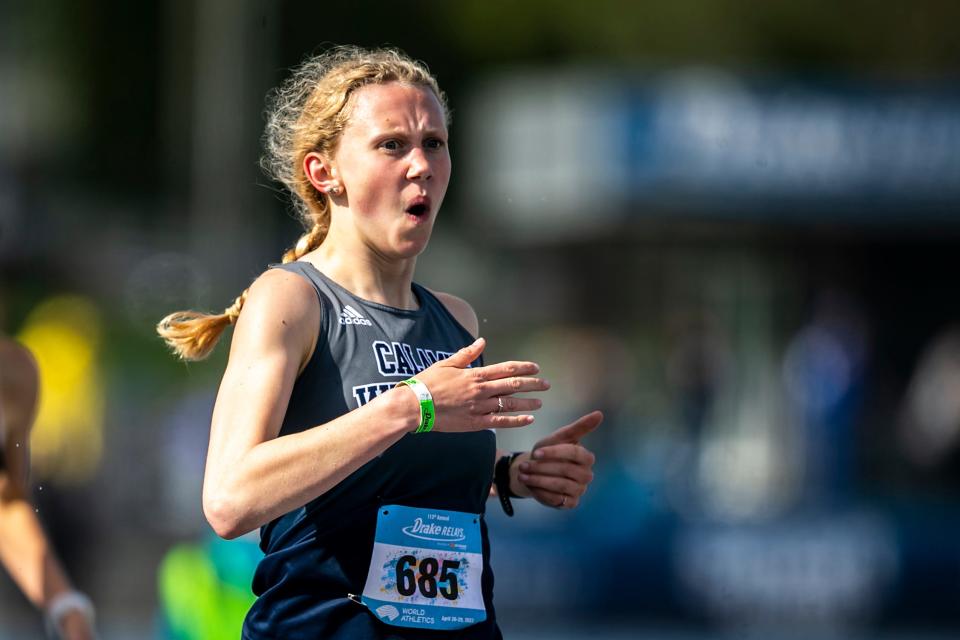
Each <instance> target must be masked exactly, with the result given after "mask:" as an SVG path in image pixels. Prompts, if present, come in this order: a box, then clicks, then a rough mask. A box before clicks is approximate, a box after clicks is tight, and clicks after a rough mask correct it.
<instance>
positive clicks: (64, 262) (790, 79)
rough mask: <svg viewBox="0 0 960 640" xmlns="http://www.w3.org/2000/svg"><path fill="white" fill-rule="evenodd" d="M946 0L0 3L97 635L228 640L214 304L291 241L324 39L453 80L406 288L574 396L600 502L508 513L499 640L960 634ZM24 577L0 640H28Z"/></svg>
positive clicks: (17, 188) (50, 520) (38, 439)
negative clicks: (261, 164)
mask: <svg viewBox="0 0 960 640" xmlns="http://www.w3.org/2000/svg"><path fill="white" fill-rule="evenodd" d="M958 23H960V4H957V3H952V2H946V1H938V0H919V1H917V2H912V3H896V4H894V3H888V4H883V3H876V2H866V1H865V0H857V1H848V2H841V3H837V2H828V1H826V0H807V1H806V2H802V3H801V2H785V1H780V0H774V1H769V0H764V1H761V0H736V1H734V0H714V1H697V0H671V1H670V2H657V3H650V2H647V3H639V2H624V1H616V0H594V1H593V2H589V3H585V2H574V1H561V0H555V1H547V0H528V1H526V2H507V1H504V0H484V1H480V0H464V1H461V2H442V1H426V0H420V1H418V0H411V1H410V2H406V3H403V4H397V3H387V2H373V1H371V0H357V1H355V2H352V3H349V4H344V5H336V4H323V3H301V2H266V1H254V0H233V1H228V0H197V1H195V2H188V1H186V0H146V1H144V2H135V3H131V2H119V1H116V0H74V1H72V2H67V1H65V0H49V1H48V2H42V3H39V2H35V3H27V2H17V1H15V0H7V1H6V2H2V3H0V328H2V330H3V331H5V332H6V333H9V334H12V335H14V336H16V337H17V338H18V339H20V340H21V341H23V342H24V343H25V344H27V345H28V346H29V347H30V348H31V349H33V351H34V352H35V353H36V355H37V358H38V360H39V363H40V366H41V370H42V376H43V385H44V387H43V404H42V407H41V410H40V415H39V416H38V422H37V425H36V427H35V430H34V434H33V450H34V484H35V487H34V498H35V500H36V503H37V507H38V509H39V514H40V517H41V518H42V519H43V521H44V523H45V525H46V526H47V528H48V530H49V532H50V534H51V537H52V538H53V539H54V541H55V543H56V544H57V546H58V549H59V551H60V554H61V556H62V557H63V560H64V562H65V564H66V566H67V567H68V569H69V570H70V572H71V573H72V575H73V577H74V580H75V581H76V583H77V584H78V586H79V587H80V588H81V589H83V590H85V591H87V592H88V593H90V594H91V595H92V597H93V599H94V600H95V602H96V603H97V604H98V606H99V615H100V627H101V630H102V632H103V637H104V638H106V639H107V640H113V639H121V638H124V639H126V638H133V639H136V638H176V639H187V638H219V637H226V638H231V637H232V638H236V637H237V633H236V627H237V625H238V624H239V623H238V622H236V621H237V620H238V619H239V618H240V617H242V615H243V612H244V611H245V609H246V607H247V606H248V604H249V599H250V595H249V576H250V572H251V571H252V566H253V564H254V563H255V562H256V560H257V557H258V554H259V551H258V549H257V547H256V542H257V540H256V536H255V534H254V535H253V536H248V537H247V538H245V539H241V540H238V541H234V542H229V543H227V542H223V541H218V540H216V539H215V537H214V536H213V534H212V532H211V531H210V529H209V527H208V526H207V524H206V523H205V521H204V520H203V517H202V514H201V510H200V485H201V478H202V468H203V460H204V454H205V448H206V438H207V430H208V425H209V416H210V411H211V408H212V403H213V398H214V394H215V392H216V386H217V383H218V381H219V376H220V374H221V373H222V370H223V365H224V361H225V354H226V349H225V348H224V347H223V346H221V348H220V349H218V351H217V352H216V354H215V355H214V356H213V357H212V358H211V359H210V361H207V362H204V363H200V364H191V365H185V364H182V363H178V362H177V361H175V360H174V359H173V358H172V357H171V356H169V355H168V354H167V353H166V351H165V349H164V347H163V345H162V344H161V343H160V341H159V339H157V338H156V337H155V335H154V330H153V327H154V325H155V323H156V322H157V320H158V319H159V318H160V317H162V316H163V315H165V314H166V313H168V312H170V311H172V310H175V309H181V308H199V309H209V310H220V309H222V308H224V307H226V306H228V305H229V304H230V302H231V301H232V300H233V298H234V297H235V296H236V295H237V294H238V293H239V292H240V291H241V290H242V289H243V288H245V287H246V286H247V285H248V284H249V282H250V281H251V280H252V279H253V278H254V277H256V275H257V274H258V273H260V272H261V271H262V269H263V268H264V267H265V265H266V264H268V263H269V262H273V261H279V258H280V255H281V253H282V252H283V250H284V249H286V248H287V247H288V246H289V245H290V244H292V243H293V242H294V240H295V239H296V238H297V237H298V235H299V233H300V230H299V228H298V226H297V223H296V222H295V221H294V219H293V217H292V215H291V213H290V211H289V209H288V208H287V206H286V201H285V198H284V196H283V194H282V193H280V192H279V191H278V187H277V185H274V184H271V183H269V182H268V181H267V180H266V178H264V177H263V176H262V175H261V174H260V173H259V170H258V167H257V161H258V156H259V136H260V133H261V131H262V124H263V122H262V117H261V112H262V109H263V104H264V102H263V101H264V95H265V94H266V92H267V91H268V90H269V89H270V88H271V87H274V86H275V85H276V84H278V83H279V82H280V80H281V79H282V78H283V77H284V75H285V70H286V69H288V68H289V67H291V66H293V65H295V64H296V63H297V62H298V61H300V60H301V59H302V58H303V57H304V56H305V55H307V54H308V53H310V52H312V51H319V50H321V49H322V48H323V47H324V46H329V45H330V44H331V43H356V44H361V45H368V46H378V45H394V46H398V47H400V48H402V49H404V50H405V51H406V52H408V53H409V54H411V55H412V56H414V57H417V58H420V59H423V60H425V61H426V62H427V63H428V64H429V66H430V67H431V69H432V70H433V71H434V72H435V73H436V74H437V75H438V77H439V80H440V83H441V86H443V87H444V88H445V90H446V91H447V92H448V94H449V96H450V101H451V105H452V108H453V114H454V116H453V117H454V124H453V129H452V139H451V150H452V154H453V158H454V176H453V180H452V184H451V188H450V192H449V195H448V197H447V200H446V202H445V205H444V208H443V211H442V215H441V218H440V220H439V222H438V224H437V227H436V230H435V235H434V239H433V241H432V243H431V246H430V248H429V250H428V251H427V253H426V254H424V256H423V257H422V258H421V261H420V263H419V268H418V280H419V281H420V282H422V283H423V284H425V285H427V286H431V287H434V288H437V289H441V290H447V291H451V292H454V293H457V294H459V295H461V296H463V297H465V298H467V299H468V300H470V301H472V303H473V305H474V307H475V308H476V310H477V312H478V314H479V316H480V318H481V331H482V333H483V334H484V335H485V336H486V337H487V338H488V340H489V344H490V346H489V349H488V357H489V358H490V359H491V360H500V359H507V358H510V359H518V358H529V359H533V360H536V361H538V362H540V363H541V365H542V367H543V370H544V374H545V375H546V377H547V378H548V379H549V380H551V382H552V383H553V390H552V391H551V392H550V393H549V395H548V396H547V397H546V398H545V400H546V408H545V409H544V410H543V411H542V412H541V414H540V415H539V417H538V421H537V423H536V424H535V425H534V426H533V427H531V428H529V429H527V430H525V431H523V432H520V433H509V434H501V438H500V439H501V446H502V447H504V448H508V449H520V448H525V447H529V446H530V445H531V444H532V443H533V442H534V441H535V440H536V439H537V438H538V437H540V436H542V435H543V434H544V433H546V432H549V431H551V430H552V429H554V428H555V427H556V426H559V425H560V424H564V423H565V422H567V421H569V420H570V419H572V418H574V417H576V416H578V415H580V414H581V413H583V412H586V411H588V410H591V409H594V408H601V409H603V410H604V411H605V412H606V415H607V420H606V422H605V423H604V424H603V425H602V427H601V428H600V429H599V430H598V431H597V432H596V433H595V434H593V435H592V436H590V439H589V441H588V443H589V446H591V448H593V449H594V450H595V452H596V453H597V456H598V463H597V467H596V480H595V481H594V483H593V485H592V487H591V490H590V492H589V493H588V494H587V496H586V497H585V499H584V501H583V503H582V506H581V507H580V508H579V509H578V510H576V511H574V512H563V513H559V512H554V511H551V510H548V509H544V508H540V507H538V506H537V505H534V504H529V503H521V504H519V505H518V506H517V510H518V513H517V516H516V517H515V518H513V519H508V518H506V517H504V516H503V514H502V513H500V510H499V508H498V507H497V506H496V505H495V504H493V503H491V505H490V509H489V512H488V515H489V521H490V527H491V535H492V540H493V553H494V556H493V564H494V569H495V572H496V576H497V587H496V593H497V607H498V615H499V617H500V618H501V619H502V627H503V628H504V630H505V633H506V635H507V637H512V638H574V637H582V636H584V635H586V634H588V633H589V634H591V635H593V636H595V637H597V638H635V637H641V638H648V637H649V638H690V639H705V638H728V637H758V638H868V637H871V638H872V637H880V638H917V637H923V638H941V637H944V638H945V637H956V633H957V631H958V630H960V545H958V544H957V542H956V541H957V540H958V539H960V501H958V493H957V491H958V488H960V296H958V295H957V293H956V289H957V287H956V277H957V274H958V273H960V251H958V249H960V84H958V79H960V75H958V70H960V38H957V37H956V25H957V24H958ZM41 635H42V627H41V624H40V620H39V617H38V616H37V614H36V613H35V612H33V611H32V610H31V609H30V608H29V605H28V603H27V602H26V600H25V599H24V598H23V597H22V596H21V595H20V594H19V592H17V591H16V590H15V588H14V587H13V585H12V583H11V582H10V580H9V579H8V578H7V577H6V576H2V577H0V638H2V639H4V640H6V639H8V638H18V639H19V638H34V637H41Z"/></svg>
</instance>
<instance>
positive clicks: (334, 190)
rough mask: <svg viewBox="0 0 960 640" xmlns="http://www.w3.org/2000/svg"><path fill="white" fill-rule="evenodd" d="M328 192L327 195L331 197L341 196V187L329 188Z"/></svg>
mask: <svg viewBox="0 0 960 640" xmlns="http://www.w3.org/2000/svg"><path fill="white" fill-rule="evenodd" d="M326 191H327V195H331V196H338V195H340V187H337V186H333V187H327V189H326Z"/></svg>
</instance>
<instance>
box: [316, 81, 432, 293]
mask: <svg viewBox="0 0 960 640" xmlns="http://www.w3.org/2000/svg"><path fill="white" fill-rule="evenodd" d="M348 108H350V109H351V111H350V120H349V124H348V125H347V127H346V128H345V130H344V131H343V136H342V137H341V139H340V143H339V145H338V146H337V149H336V152H335V153H334V155H333V157H332V158H330V159H325V158H323V157H322V156H321V155H319V154H316V153H311V154H308V155H307V157H306V158H305V159H304V168H305V169H306V173H307V176H308V177H309V179H310V181H311V182H312V183H313V185H314V186H315V187H316V188H317V189H319V190H321V191H327V190H328V189H329V187H331V186H337V187H339V188H340V189H341V193H340V195H338V196H334V197H333V198H332V205H333V206H332V209H331V224H330V231H329V233H328V234H327V239H326V240H325V241H324V243H323V245H321V247H320V248H319V249H318V250H317V251H316V252H314V254H313V255H308V256H306V259H308V260H310V261H311V262H314V263H315V264H316V265H317V266H318V267H319V268H320V269H321V270H322V271H324V272H325V273H326V274H327V275H329V276H330V277H331V278H333V279H334V280H335V281H337V282H339V283H341V284H343V285H344V286H345V287H346V288H347V289H349V290H351V291H353V292H354V293H356V294H357V295H359V296H360V297H361V298H366V299H370V300H374V301H376V302H383V303H385V304H391V305H392V306H397V307H401V308H413V307H414V306H415V305H416V302H415V301H414V300H413V299H412V294H411V291H410V286H409V282H410V280H412V279H413V271H414V268H415V266H416V258H417V256H418V255H419V254H420V253H421V252H423V250H424V249H426V247H427V243H428V242H429V240H430V234H431V232H432V231H433V224H434V221H435V220H436V217H437V212H438V211H439V209H440V205H441V204H442V203H443V198H444V195H446V192H447V185H448V184H449V182H450V152H449V149H448V147H447V126H446V122H445V119H444V114H443V108H442V107H441V105H440V101H439V100H438V99H437V97H436V96H435V95H434V94H433V92H432V91H430V90H429V89H425V88H422V87H415V86H410V85H406V84H401V83H397V82H392V83H388V84H382V85H368V86H366V87H362V88H361V89H359V90H357V91H356V92H355V93H354V94H353V96H352V97H351V104H350V105H348ZM417 204H419V205H420V206H421V207H422V208H423V210H424V211H423V213H421V214H420V215H419V216H416V215H412V214H411V213H409V212H408V210H409V209H410V207H411V206H412V205H417ZM355 261H360V262H362V263H364V264H354V263H355ZM367 274H376V275H377V278H376V279H377V280H378V282H372V281H364V280H368V279H366V278H364V277H363V276H364V275H367ZM381 278H382V279H381ZM384 286H386V287H387V293H388V297H389V298H390V300H378V299H377V298H378V297H379V295H381V294H380V292H381V291H382V290H383V287H384Z"/></svg>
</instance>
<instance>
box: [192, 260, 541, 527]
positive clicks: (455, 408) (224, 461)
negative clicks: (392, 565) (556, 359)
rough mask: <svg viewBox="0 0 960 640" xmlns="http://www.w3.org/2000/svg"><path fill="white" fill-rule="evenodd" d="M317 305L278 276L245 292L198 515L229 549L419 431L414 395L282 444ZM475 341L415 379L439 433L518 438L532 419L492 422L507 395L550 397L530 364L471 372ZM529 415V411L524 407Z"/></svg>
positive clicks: (299, 282)
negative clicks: (503, 430) (428, 398)
mask: <svg viewBox="0 0 960 640" xmlns="http://www.w3.org/2000/svg"><path fill="white" fill-rule="evenodd" d="M319 325H320V305H319V302H318V301H317V296H316V294H315V292H314V290H313V288H312V286H311V285H310V284H309V283H308V282H307V281H306V280H304V279H303V278H301V277H300V276H298V275H296V274H292V273H289V272H286V271H282V270H272V271H268V272H267V273H265V274H264V275H262V276H261V277H260V278H259V279H258V280H257V281H256V282H255V283H254V284H253V285H252V286H251V288H250V292H249V294H248V296H247V300H246V302H245V304H244V308H243V313H242V314H241V315H240V318H239V320H238V322H237V326H236V329H235V332H234V336H233V342H232V345H231V348H230V357H229V361H228V364H227V369H226V371H225V372H224V376H223V381H222V383H221V385H220V391H219V394H218V396H217V402H216V406H215V407H214V413H213V421H212V425H211V429H210V446H209V449H208V452H207V466H206V472H205V475H204V486H203V508H204V513H205V515H206V517H207V520H208V521H209V522H210V524H211V526H212V527H213V528H214V530H215V531H216V532H217V533H218V534H219V535H221V536H223V537H225V538H232V537H236V536H238V535H241V534H243V533H245V532H247V531H251V530H252V529H254V528H256V527H258V526H260V525H262V524H264V523H266V522H269V521H270V520H272V519H274V518H276V517H278V516H280V515H283V514H284V513H287V512H289V511H291V510H293V509H295V508H298V507H300V506H302V505H304V504H306V503H307V502H309V501H310V500H313V499H314V498H316V497H317V496H319V495H321V494H323V493H325V492H326V491H328V490H329V489H331V488H333V487H334V486H336V485H337V484H338V483H339V482H341V481H342V480H343V479H345V478H346V477H347V476H349V475H350V474H351V473H353V472H354V471H356V470H357V469H359V468H360V467H361V466H362V465H363V464H365V463H366V462H368V461H369V460H372V459H373V458H374V457H376V456H377V455H379V454H381V453H382V452H383V451H385V450H386V449H387V448H388V447H389V446H390V445H392V444H393V443H395V442H396V441H397V440H399V439H400V438H401V437H403V435H404V434H406V433H407V432H410V431H412V430H414V429H415V428H416V427H417V424H418V422H419V418H420V406H419V404H418V402H417V399H416V396H415V395H414V394H413V393H410V391H409V390H408V389H405V388H400V389H392V390H390V391H388V392H387V393H383V394H380V395H379V396H377V398H375V399H374V400H372V401H371V402H369V403H367V404H365V405H364V406H363V407H360V408H358V409H355V410H353V411H350V412H349V413H347V414H345V415H343V416H340V417H339V418H336V419H335V420H332V421H330V422H328V423H326V424H323V425H317V426H315V427H313V428H310V429H306V430H305V431H302V432H299V433H295V434H289V435H285V436H283V437H278V435H279V432H280V426H281V423H282V419H283V416H284V414H285V413H286V411H287V403H288V402H289V399H290V394H291V392H292V389H293V384H294V381H295V380H296V377H297V373H298V372H299V371H301V370H302V368H303V366H304V365H305V363H306V362H307V361H308V359H309V357H310V354H311V353H312V352H313V349H314V348H315V344H314V342H315V340H316V339H317V328H318V327H319ZM483 346H484V343H483V341H482V340H478V341H477V342H475V343H474V344H472V345H470V346H468V347H465V348H464V349H462V350H461V351H459V352H458V353H456V354H454V355H453V356H452V357H451V358H448V359H447V360H443V361H440V362H438V363H435V364H433V365H432V366H431V367H429V368H428V369H426V370H425V371H423V372H421V373H420V374H418V375H417V378H418V379H419V380H421V381H422V382H424V384H426V385H427V387H428V388H429V389H430V391H431V393H432V394H433V398H434V403H435V407H436V415H437V418H436V425H435V427H434V428H435V429H436V430H445V431H458V430H459V431H470V430H476V429H483V428H488V427H520V426H525V425H527V424H530V423H531V422H532V421H533V417H532V416H530V415H509V416H508V415H499V416H495V415H492V413H491V412H492V408H493V407H495V406H496V401H495V400H493V399H491V398H493V397H495V396H496V395H498V394H502V393H503V392H504V389H506V388H516V390H518V391H537V390H542V389H543V388H545V383H544V382H543V381H542V380H540V379H538V378H530V377H527V376H529V375H531V374H534V373H536V371H538V370H539V369H538V367H537V366H536V364H534V363H530V362H504V363H498V364H495V365H490V366H486V367H482V368H479V369H476V368H475V369H467V365H468V364H469V363H470V362H472V361H473V360H475V359H476V358H477V357H479V355H480V354H481V353H482V351H483ZM526 402H527V403H530V404H529V407H530V408H531V409H532V408H534V407H533V404H532V403H533V401H532V400H526Z"/></svg>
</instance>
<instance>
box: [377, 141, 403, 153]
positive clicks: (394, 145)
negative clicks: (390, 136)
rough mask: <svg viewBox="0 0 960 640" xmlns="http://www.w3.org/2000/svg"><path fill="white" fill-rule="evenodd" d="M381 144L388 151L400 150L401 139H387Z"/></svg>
mask: <svg viewBox="0 0 960 640" xmlns="http://www.w3.org/2000/svg"><path fill="white" fill-rule="evenodd" d="M380 146H381V147H383V148H384V149H386V150H387V151H399V150H400V148H401V145H400V141H399V140H385V141H384V142H382V143H380Z"/></svg>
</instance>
